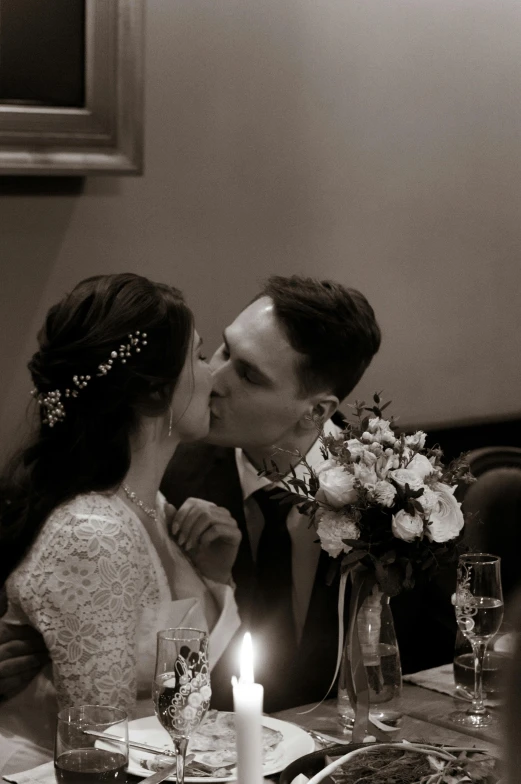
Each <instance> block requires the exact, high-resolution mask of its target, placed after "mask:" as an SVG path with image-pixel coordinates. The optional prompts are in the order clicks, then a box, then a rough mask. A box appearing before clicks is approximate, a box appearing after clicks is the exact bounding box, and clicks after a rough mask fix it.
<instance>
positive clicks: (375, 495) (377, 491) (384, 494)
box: [369, 480, 396, 506]
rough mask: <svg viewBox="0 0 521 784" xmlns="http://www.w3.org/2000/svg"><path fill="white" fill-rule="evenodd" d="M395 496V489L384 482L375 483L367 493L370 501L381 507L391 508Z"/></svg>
mask: <svg viewBox="0 0 521 784" xmlns="http://www.w3.org/2000/svg"><path fill="white" fill-rule="evenodd" d="M395 496H396V487H394V485H392V484H391V483H390V482H386V481H385V480H380V481H378V482H376V484H375V486H374V488H373V489H372V490H371V491H370V493H369V497H370V498H371V500H373V501H376V503H377V504H381V506H392V505H393V503H394V498H395Z"/></svg>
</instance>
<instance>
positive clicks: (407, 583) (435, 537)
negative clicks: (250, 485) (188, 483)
mask: <svg viewBox="0 0 521 784" xmlns="http://www.w3.org/2000/svg"><path fill="white" fill-rule="evenodd" d="M388 406H389V403H386V404H384V405H382V404H381V398H380V394H378V393H375V395H374V396H373V404H372V405H369V406H368V405H366V404H365V403H364V402H356V403H355V404H354V405H353V406H352V408H353V409H354V422H353V423H347V424H346V425H345V427H344V429H343V430H342V431H341V432H340V433H339V434H338V435H337V436H332V435H323V434H321V435H320V439H321V442H322V456H323V458H324V459H323V462H321V463H320V464H319V465H318V466H315V467H314V468H313V467H311V466H310V465H309V464H308V463H307V462H306V460H305V459H304V458H302V457H301V455H298V457H300V458H301V462H302V465H303V466H304V469H305V471H304V478H299V477H297V475H296V473H295V471H294V470H292V473H291V475H288V476H282V474H281V473H280V472H279V471H278V469H277V465H276V462H275V461H274V460H273V461H272V462H271V465H270V466H267V465H266V466H265V470H264V471H263V472H262V473H263V474H264V475H265V476H268V477H269V478H270V479H272V480H273V481H277V482H279V483H280V484H282V486H283V488H284V490H281V494H280V500H281V501H284V500H289V501H291V502H292V503H296V504H297V506H298V508H299V510H300V511H301V512H302V513H304V514H308V515H309V517H310V521H311V524H312V525H314V527H315V529H316V532H317V534H318V538H319V540H320V544H321V547H322V548H323V549H324V550H326V552H328V553H329V555H330V556H332V569H331V572H330V576H331V579H332V578H333V576H334V573H335V571H336V570H340V573H341V579H340V596H339V629H340V631H339V638H340V641H341V640H342V638H343V593H344V591H345V586H346V581H347V579H351V582H352V589H351V599H350V608H349V626H348V630H347V635H346V645H345V656H344V658H345V657H346V655H347V658H348V667H347V672H346V683H345V689H346V691H347V695H348V698H349V701H350V703H351V707H352V710H353V714H354V721H355V728H354V732H353V740H358V738H360V737H361V738H362V739H363V734H364V733H365V732H366V731H367V730H368V728H370V729H371V731H372V732H373V734H374V727H373V725H372V723H371V722H369V720H368V702H369V700H368V696H367V695H368V694H369V690H370V689H372V691H373V692H378V691H379V689H380V690H382V689H383V683H382V682H381V679H382V674H381V671H379V668H378V666H377V665H378V662H379V652H378V645H379V642H378V641H379V635H380V625H381V615H382V613H381V608H382V606H384V604H385V602H383V601H382V600H383V597H386V600H387V602H388V597H392V596H395V595H397V594H398V593H400V592H401V591H402V590H406V589H411V588H412V587H413V586H414V584H415V581H416V580H417V578H418V576H419V574H420V573H422V574H424V575H426V576H431V575H432V574H434V572H435V571H436V570H438V569H439V568H440V567H442V566H443V565H445V564H446V563H448V562H449V561H453V560H455V558H456V557H457V554H458V544H459V543H460V541H461V538H462V531H463V527H464V519H463V514H462V512H461V508H460V506H461V505H460V503H459V502H458V501H457V500H456V498H455V496H454V491H455V489H456V487H457V485H458V484H459V483H460V482H462V481H463V482H471V481H473V478H472V476H471V475H470V472H469V467H468V464H467V462H466V461H465V457H464V456H461V457H460V458H458V459H457V460H455V461H453V462H452V463H451V464H450V465H448V466H446V467H445V466H444V465H443V463H442V452H441V450H440V449H439V448H438V447H434V448H430V449H428V448H426V446H425V442H426V434H425V433H424V432H422V431H420V430H419V431H417V432H416V433H413V434H411V435H406V434H404V433H402V434H399V433H398V432H397V427H396V424H395V421H394V420H393V419H392V418H391V419H385V418H384V415H383V412H384V410H385V409H386V408H387V407H388ZM393 633H394V632H393ZM396 654H397V648H396ZM397 660H398V662H399V658H398V659H397ZM340 663H341V655H340V649H339V657H338V662H337V671H338V669H339V666H340ZM362 663H363V664H364V665H365V666H360V665H361V664H362ZM368 663H369V664H372V665H373V666H367V665H368ZM398 666H399V664H398ZM368 673H369V678H371V677H372V678H373V680H374V682H373V683H368V680H367V679H368ZM382 693H383V692H382ZM384 699H385V698H384ZM355 736H356V737H355Z"/></svg>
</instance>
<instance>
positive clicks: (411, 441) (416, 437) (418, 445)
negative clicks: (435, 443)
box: [405, 430, 427, 449]
mask: <svg viewBox="0 0 521 784" xmlns="http://www.w3.org/2000/svg"><path fill="white" fill-rule="evenodd" d="M426 438H427V434H426V433H424V432H423V430H417V431H416V433H413V434H412V435H410V436H405V443H406V444H407V446H409V447H411V449H423V447H424V446H425V439H426Z"/></svg>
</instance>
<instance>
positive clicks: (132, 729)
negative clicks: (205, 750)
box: [127, 716, 315, 782]
mask: <svg viewBox="0 0 521 784" xmlns="http://www.w3.org/2000/svg"><path fill="white" fill-rule="evenodd" d="M262 723H263V725H264V726H265V727H270V728H271V729H273V730H277V731H278V732H280V733H281V734H282V740H281V741H280V743H279V744H278V746H277V748H276V750H275V751H274V752H273V753H272V754H270V758H269V760H268V762H267V763H266V764H265V765H264V767H263V769H262V775H263V776H272V775H273V774H274V773H280V771H281V770H284V768H286V767H287V766H288V765H290V764H291V763H292V762H294V760H296V759H298V758H299V757H302V756H303V755H304V754H309V752H311V751H313V749H314V748H315V742H314V740H313V738H312V737H311V736H310V735H308V733H307V732H305V731H304V730H303V729H301V728H300V727H297V726H296V725H295V724H290V723H289V722H287V721H281V720H280V719H272V718H271V717H269V716H263V717H262ZM128 736H129V740H134V741H139V742H141V743H148V744H150V745H151V746H157V747H159V748H165V749H170V750H172V748H173V745H172V741H171V740H170V736H169V735H168V733H167V731H166V730H164V729H163V727H162V726H161V725H160V723H159V721H158V720H157V718H156V717H155V716H147V717H146V718H144V719H135V720H134V721H129V723H128ZM187 753H188V754H190V745H188V752H187ZM154 757H157V754H149V753H148V752H146V751H138V750H137V749H130V750H129V761H128V769H127V770H128V772H129V773H133V774H134V775H136V776H143V777H144V776H152V774H153V771H151V770H147V768H145V767H143V766H142V765H141V762H142V761H144V760H147V759H154ZM197 758H198V754H196V755H195V759H196V760H197ZM172 761H173V760H172ZM236 778H237V770H236V768H232V770H231V771H230V773H229V775H228V776H226V777H224V778H216V777H215V778H214V777H213V776H185V781H186V782H203V781H207V782H220V781H233V780H234V779H236ZM169 780H170V779H169Z"/></svg>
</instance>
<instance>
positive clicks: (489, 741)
mask: <svg viewBox="0 0 521 784" xmlns="http://www.w3.org/2000/svg"><path fill="white" fill-rule="evenodd" d="M462 704H464V703H463V701H462V699H461V698H457V697H456V696H452V695H449V694H444V693H440V692H437V691H432V690H430V689H426V688H424V687H422V686H417V685H414V684H412V683H404V684H403V691H402V696H401V709H402V718H401V720H400V721H399V725H398V727H397V729H396V730H395V731H394V732H390V733H389V740H393V741H399V740H409V741H423V742H428V743H434V744H446V745H451V746H460V747H465V748H476V749H478V748H479V749H485V750H486V751H488V752H489V753H491V754H492V755H493V756H495V757H497V758H499V759H500V758H501V755H502V742H501V741H502V726H501V712H500V709H499V708H498V707H494V708H490V710H491V711H492V713H493V714H494V715H495V716H496V717H497V719H498V723H497V724H493V725H490V726H488V727H486V728H481V729H473V728H470V727H465V726H461V725H455V724H453V723H451V721H450V719H449V714H450V713H451V712H452V711H454V710H458V709H459V710H461V707H462ZM273 716H274V717H275V718H278V719H282V720H283V721H289V722H292V723H294V724H298V725H299V726H300V727H302V728H303V729H306V730H309V731H311V732H312V733H313V735H314V736H315V737H316V735H315V733H316V734H317V735H320V736H323V737H324V742H322V743H320V742H318V741H317V744H316V747H317V749H318V748H323V747H324V743H325V741H327V739H329V740H330V741H331V742H333V740H334V739H335V740H337V741H338V742H339V743H349V742H350V735H351V734H350V732H349V731H345V732H344V731H343V730H342V727H341V726H340V724H339V721H338V715H337V706H336V700H334V699H331V700H325V701H324V702H321V703H317V704H312V705H302V706H300V707H296V708H290V709H289V710H284V711H280V712H278V713H275V714H273ZM272 780H274V781H276V780H277V778H276V777H272Z"/></svg>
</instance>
